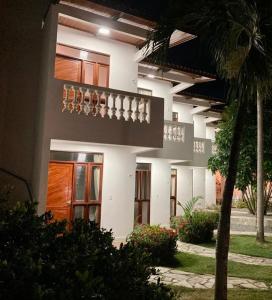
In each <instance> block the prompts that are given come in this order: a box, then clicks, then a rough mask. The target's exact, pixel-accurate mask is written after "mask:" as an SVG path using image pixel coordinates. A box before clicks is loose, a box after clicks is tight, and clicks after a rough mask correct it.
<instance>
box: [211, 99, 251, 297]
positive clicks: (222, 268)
mask: <svg viewBox="0 0 272 300" xmlns="http://www.w3.org/2000/svg"><path fill="white" fill-rule="evenodd" d="M246 113H247V108H246V106H245V105H243V104H239V107H238V112H237V117H236V121H235V126H234V129H233V136H232V144H231V149H230V156H229V165H228V172H227V176H226V183H225V188H224V193H223V200H222V206H221V214H220V220H219V226H218V232H217V243H216V273H215V295H214V299H215V300H227V275H228V251H229V239H230V216H231V203H232V196H233V190H234V185H235V181H236V174H237V164H238V159H239V154H240V144H241V139H242V134H243V128H244V122H245V118H246Z"/></svg>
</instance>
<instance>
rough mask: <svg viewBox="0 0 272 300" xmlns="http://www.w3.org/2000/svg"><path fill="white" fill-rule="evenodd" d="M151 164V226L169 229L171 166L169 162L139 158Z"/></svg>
mask: <svg viewBox="0 0 272 300" xmlns="http://www.w3.org/2000/svg"><path fill="white" fill-rule="evenodd" d="M137 162H139V163H140V162H142V163H150V164H151V199H150V224H151V225H152V224H153V225H156V224H159V225H161V226H165V227H169V221H170V178H171V166H170V164H169V162H168V161H167V160H164V159H158V158H142V157H137Z"/></svg>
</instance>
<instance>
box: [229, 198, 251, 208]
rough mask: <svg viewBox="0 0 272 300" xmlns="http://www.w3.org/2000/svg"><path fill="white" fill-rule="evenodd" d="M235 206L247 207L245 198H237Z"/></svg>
mask: <svg viewBox="0 0 272 300" xmlns="http://www.w3.org/2000/svg"><path fill="white" fill-rule="evenodd" d="M232 206H233V207H234V208H247V207H248V206H247V203H246V202H245V201H244V200H243V199H238V200H235V201H234V202H233V204H232Z"/></svg>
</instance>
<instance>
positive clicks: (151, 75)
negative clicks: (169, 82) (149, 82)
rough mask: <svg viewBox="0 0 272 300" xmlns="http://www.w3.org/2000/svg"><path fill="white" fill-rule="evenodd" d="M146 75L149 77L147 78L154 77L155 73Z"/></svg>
mask: <svg viewBox="0 0 272 300" xmlns="http://www.w3.org/2000/svg"><path fill="white" fill-rule="evenodd" d="M147 77H149V78H155V75H153V74H148V75H147Z"/></svg>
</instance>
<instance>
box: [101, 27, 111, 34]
mask: <svg viewBox="0 0 272 300" xmlns="http://www.w3.org/2000/svg"><path fill="white" fill-rule="evenodd" d="M98 33H100V34H103V35H109V34H110V30H109V29H108V28H106V27H101V28H99V29H98Z"/></svg>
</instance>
